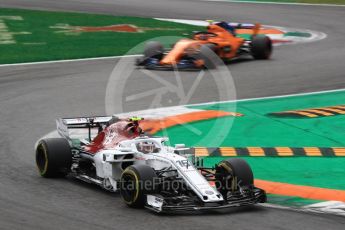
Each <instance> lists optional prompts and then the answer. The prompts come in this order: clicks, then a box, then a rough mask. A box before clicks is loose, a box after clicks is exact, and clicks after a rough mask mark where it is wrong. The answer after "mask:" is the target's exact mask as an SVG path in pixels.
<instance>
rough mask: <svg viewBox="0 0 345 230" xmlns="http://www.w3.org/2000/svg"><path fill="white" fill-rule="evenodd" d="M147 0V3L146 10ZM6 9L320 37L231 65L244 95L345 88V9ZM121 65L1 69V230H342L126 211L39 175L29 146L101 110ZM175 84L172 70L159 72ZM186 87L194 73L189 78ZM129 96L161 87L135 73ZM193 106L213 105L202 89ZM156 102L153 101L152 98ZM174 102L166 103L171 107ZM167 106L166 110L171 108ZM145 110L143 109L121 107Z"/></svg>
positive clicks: (15, 0)
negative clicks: (275, 29) (321, 36)
mask: <svg viewBox="0 0 345 230" xmlns="http://www.w3.org/2000/svg"><path fill="white" fill-rule="evenodd" d="M143 2H145V3H143ZM0 7H20V8H33V9H48V10H64V11H65V10H69V11H83V12H97V13H104V14H113V15H131V16H152V17H167V18H186V19H204V18H214V19H224V20H235V21H245V22H256V21H257V22H262V23H264V24H271V25H279V26H286V27H297V28H306V29H311V30H316V31H322V32H325V33H327V34H328V38H327V39H325V40H322V41H319V42H315V43H310V44H301V45H294V46H285V47H279V48H277V49H276V50H275V53H274V56H273V59H272V60H270V61H255V62H254V61H245V62H238V63H233V64H232V65H230V66H229V68H231V71H232V75H233V77H234V81H235V85H236V89H237V94H238V98H251V97H261V96H272V95H282V94H290V93H301V92H311V91H319V90H328V89H339V88H345V80H344V71H343V70H344V66H345V65H344V64H345V43H344V37H345V24H344V23H343V20H342V19H343V18H344V16H345V10H344V9H343V8H337V7H316V6H315V7H311V6H310V7H309V6H283V5H262V4H260V5H253V4H250V5H249V4H248V5H247V4H228V3H209V2H200V1H186V0H185V1H182V0H181V1H180V0H171V1H165V0H164V1H163V0H161V1H154V0H146V1H140V0H127V1H125V0H124V1H111V0H85V1H81V0H79V1H77V0H68V1H67V0H59V1H55V0H44V1H43V0H31V1H24V0H21V1H20V0H7V1H6V0H0ZM115 63H116V60H98V61H81V62H71V63H56V64H42V65H30V66H25V65H24V66H8V67H0V101H1V103H0V121H1V123H0V135H1V138H0V146H1V150H0V229H230V228H231V229H265V230H266V229H302V228H303V229H306V230H307V229H315V230H317V229H342V228H343V226H344V224H345V219H344V218H340V217H336V216H330V215H326V214H319V215H316V214H308V213H300V212H293V211H288V210H279V209H272V208H265V207H256V208H252V209H248V208H245V209H233V210H231V211H230V212H224V213H205V214H193V215H182V216H180V215H173V216H170V215H163V216H159V215H155V214H152V213H149V212H146V211H145V210H133V209H128V208H126V207H125V205H124V204H123V203H122V202H121V199H120V198H119V196H118V195H117V194H110V193H107V192H104V191H102V190H101V189H98V188H97V187H94V186H90V185H87V184H84V183H81V182H78V181H75V180H65V179H56V180H47V179H43V178H40V177H39V176H38V174H37V172H36V169H35V164H34V154H33V145H34V143H35V142H36V140H37V139H38V138H39V137H41V136H42V135H44V134H45V133H47V132H50V131H52V130H53V129H54V128H55V125H54V119H55V118H57V117H65V116H80V115H96V114H102V113H104V111H105V109H104V108H105V105H104V91H105V87H106V84H107V80H108V77H109V75H110V73H111V71H112V69H113V67H114V64H115ZM160 74H161V75H162V78H165V79H168V80H169V81H170V80H171V81H172V80H173V79H171V74H170V73H169V72H163V73H160ZM184 74H185V75H187V76H185V78H186V80H184V82H183V83H184V84H185V85H186V87H188V86H190V84H192V83H193V78H194V77H193V76H192V75H193V74H195V73H184ZM135 75H136V76H137V77H136V78H134V79H132V82H133V84H129V86H128V90H129V91H130V92H131V93H135V92H137V91H138V92H142V91H145V90H150V89H152V88H154V87H156V86H155V85H154V84H146V83H145V82H146V80H145V79H146V78H147V77H145V76H142V73H141V72H136V74H135ZM200 87H201V89H200V90H199V91H200V92H197V93H196V94H195V96H194V97H192V98H191V100H190V101H189V103H196V102H207V101H213V100H216V99H217V96H216V95H215V93H214V91H215V88H214V86H212V82H208V81H207V80H206V82H201V86H200ZM146 100H150V99H146ZM169 103H170V104H171V105H173V104H176V103H178V100H174V99H173V100H167V104H164V105H168V104H169ZM170 104H169V105H170ZM135 109H142V108H141V103H138V104H135V103H134V104H132V105H131V106H129V107H126V108H125V110H126V111H129V110H135Z"/></svg>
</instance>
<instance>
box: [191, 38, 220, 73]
mask: <svg viewBox="0 0 345 230" xmlns="http://www.w3.org/2000/svg"><path fill="white" fill-rule="evenodd" d="M215 49H216V46H215V45H214V44H204V45H202V46H201V47H200V52H199V54H198V55H197V58H196V59H197V60H202V61H203V62H204V67H205V68H207V69H215V68H216V67H217V59H218V56H217V54H216V53H215V52H214V51H215Z"/></svg>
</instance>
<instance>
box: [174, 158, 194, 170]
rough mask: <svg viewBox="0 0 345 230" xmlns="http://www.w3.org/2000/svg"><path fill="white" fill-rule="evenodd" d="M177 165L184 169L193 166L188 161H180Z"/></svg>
mask: <svg viewBox="0 0 345 230" xmlns="http://www.w3.org/2000/svg"><path fill="white" fill-rule="evenodd" d="M176 163H177V164H178V165H179V166H180V167H182V168H184V167H185V168H188V167H191V166H192V164H190V163H189V161H188V160H179V161H176Z"/></svg>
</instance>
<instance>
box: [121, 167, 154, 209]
mask: <svg viewBox="0 0 345 230" xmlns="http://www.w3.org/2000/svg"><path fill="white" fill-rule="evenodd" d="M157 182H158V181H157V174H156V172H155V171H154V170H153V168H151V167H150V166H147V165H131V166H129V167H127V168H126V169H125V170H124V171H123V173H122V175H121V180H120V194H121V197H122V199H123V200H124V202H125V203H126V204H127V205H128V206H129V207H133V208H141V207H144V205H145V202H146V195H148V194H153V193H156V192H157V189H158V183H157Z"/></svg>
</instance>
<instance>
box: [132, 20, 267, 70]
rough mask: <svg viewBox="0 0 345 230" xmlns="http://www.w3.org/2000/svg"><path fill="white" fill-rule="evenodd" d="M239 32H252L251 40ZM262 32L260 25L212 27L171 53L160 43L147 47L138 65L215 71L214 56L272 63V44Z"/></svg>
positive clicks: (213, 24)
mask: <svg viewBox="0 0 345 230" xmlns="http://www.w3.org/2000/svg"><path fill="white" fill-rule="evenodd" d="M237 29H249V30H250V32H251V33H252V36H251V39H250V40H247V39H244V38H240V37H238V36H236V30H237ZM259 29H260V25H259V24H255V25H253V24H249V25H246V26H243V25H241V24H237V25H234V24H233V23H226V22H217V23H210V24H209V25H208V26H207V31H204V32H194V34H193V37H192V39H187V38H184V39H181V40H179V41H178V42H177V43H176V44H175V45H174V46H173V48H172V49H170V50H164V48H163V46H162V44H161V43H159V42H157V41H150V42H148V43H146V45H145V48H144V55H143V57H140V58H138V59H137V65H138V66H143V67H145V68H147V69H173V68H179V69H195V68H197V69H198V68H205V67H206V68H208V69H212V68H215V67H216V60H215V59H216V56H215V54H216V55H217V56H218V57H220V58H221V59H222V60H224V61H229V60H232V59H234V58H238V57H240V56H242V55H251V56H252V57H253V58H255V59H269V58H270V56H271V53H272V41H271V39H270V38H269V37H267V36H265V35H258V31H259Z"/></svg>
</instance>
